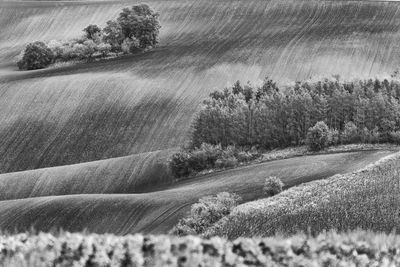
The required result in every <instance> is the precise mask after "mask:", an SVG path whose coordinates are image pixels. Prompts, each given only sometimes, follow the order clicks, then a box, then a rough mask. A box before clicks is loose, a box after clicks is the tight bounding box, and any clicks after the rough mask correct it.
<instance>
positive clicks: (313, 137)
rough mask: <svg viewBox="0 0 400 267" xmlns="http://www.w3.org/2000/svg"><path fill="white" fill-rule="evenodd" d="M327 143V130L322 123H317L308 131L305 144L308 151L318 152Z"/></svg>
mask: <svg viewBox="0 0 400 267" xmlns="http://www.w3.org/2000/svg"><path fill="white" fill-rule="evenodd" d="M328 142H329V128H328V126H327V125H326V124H325V122H323V121H319V122H317V123H316V124H315V125H314V126H313V127H311V128H310V129H308V133H307V140H306V143H307V145H308V147H309V148H310V150H312V151H319V150H322V149H324V148H325V147H326V146H327V145H328Z"/></svg>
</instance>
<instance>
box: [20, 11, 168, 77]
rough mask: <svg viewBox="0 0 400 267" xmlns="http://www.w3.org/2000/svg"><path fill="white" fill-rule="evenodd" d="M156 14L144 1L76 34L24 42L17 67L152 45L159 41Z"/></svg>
mask: <svg viewBox="0 0 400 267" xmlns="http://www.w3.org/2000/svg"><path fill="white" fill-rule="evenodd" d="M158 17H159V15H158V13H156V12H154V11H153V10H152V9H151V8H150V7H149V6H148V5H146V4H140V5H135V6H133V7H132V8H124V9H122V12H121V13H120V14H119V16H118V18H117V19H116V20H109V21H107V23H106V26H105V27H104V28H103V29H101V28H100V27H99V26H97V25H88V26H87V27H86V28H84V29H83V32H84V36H82V37H80V38H76V39H73V40H68V41H56V40H52V41H50V42H48V43H47V44H46V43H44V42H34V43H30V44H28V45H27V46H26V48H25V50H24V51H23V52H22V57H21V59H20V60H19V61H18V63H17V65H18V67H19V69H28V70H32V69H41V68H46V67H47V66H49V65H50V64H52V63H55V62H66V61H72V60H86V61H91V60H94V59H96V58H106V57H112V56H118V55H119V54H120V53H124V54H130V53H135V52H139V51H145V50H149V49H152V48H153V47H155V46H156V45H157V44H158V43H159V37H158V35H159V30H160V28H161V26H160V22H159V20H158Z"/></svg>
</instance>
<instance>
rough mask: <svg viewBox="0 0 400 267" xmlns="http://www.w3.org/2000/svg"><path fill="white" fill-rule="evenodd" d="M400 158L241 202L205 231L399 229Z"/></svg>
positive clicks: (249, 233)
mask: <svg viewBox="0 0 400 267" xmlns="http://www.w3.org/2000/svg"><path fill="white" fill-rule="evenodd" d="M399 157H400V154H399V153H396V154H393V155H390V156H387V157H385V158H382V159H381V160H380V161H378V162H376V163H375V164H372V165H370V166H368V167H366V168H363V169H361V170H358V171H356V172H353V173H347V174H344V175H335V176H333V177H330V178H329V179H325V180H319V181H313V182H310V183H307V184H304V185H300V186H297V187H292V188H290V189H288V190H287V191H284V192H282V193H281V194H278V195H276V196H274V197H271V198H266V199H261V200H258V201H255V202H248V203H245V204H243V205H239V206H238V207H236V209H234V210H233V211H232V213H231V214H230V215H229V216H228V217H227V218H226V220H224V221H222V222H221V223H220V224H219V225H218V226H217V227H214V228H213V229H211V230H210V231H209V235H217V236H226V237H228V238H231V239H234V238H237V237H241V236H273V235H274V234H277V233H280V234H285V235H291V234H294V233H297V232H299V231H303V232H310V233H312V234H318V233H321V232H324V231H326V230H338V231H348V230H354V229H359V228H362V229H368V230H372V231H377V232H387V233H390V232H393V231H395V232H396V233H398V232H399V231H400V229H399V193H398V192H399V187H400V184H399V173H400V167H399Z"/></svg>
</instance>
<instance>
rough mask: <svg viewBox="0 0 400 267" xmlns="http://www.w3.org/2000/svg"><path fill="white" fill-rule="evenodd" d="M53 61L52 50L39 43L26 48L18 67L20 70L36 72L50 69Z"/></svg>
mask: <svg viewBox="0 0 400 267" xmlns="http://www.w3.org/2000/svg"><path fill="white" fill-rule="evenodd" d="M53 60H54V54H53V52H52V51H51V49H50V48H49V47H48V46H47V45H46V44H45V43H43V42H39V41H37V42H34V43H30V44H28V45H27V46H26V48H25V50H24V54H23V56H22V59H20V60H19V61H18V63H17V65H18V68H19V69H20V70H36V69H43V68H46V67H48V66H49V65H50V64H51V63H52V62H53Z"/></svg>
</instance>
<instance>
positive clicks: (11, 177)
mask: <svg viewBox="0 0 400 267" xmlns="http://www.w3.org/2000/svg"><path fill="white" fill-rule="evenodd" d="M171 153H172V150H165V151H155V152H148V153H143V154H137V155H132V156H126V157H121V158H113V159H107V160H101V161H93V162H88V163H80V164H75V165H68V166H59V167H52V168H44V169H36V170H30V171H23V172H14V173H6V174H1V175H0V192H1V194H0V200H8V199H20V198H29V197H37V196H57V195H69V194H107V193H136V192H141V191H143V190H149V188H151V187H152V186H154V185H160V184H166V183H170V182H171V181H173V180H174V177H173V176H172V175H171V174H170V173H169V170H168V168H167V165H166V164H165V162H166V161H167V157H168V156H169V155H170V154H171Z"/></svg>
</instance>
